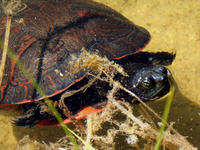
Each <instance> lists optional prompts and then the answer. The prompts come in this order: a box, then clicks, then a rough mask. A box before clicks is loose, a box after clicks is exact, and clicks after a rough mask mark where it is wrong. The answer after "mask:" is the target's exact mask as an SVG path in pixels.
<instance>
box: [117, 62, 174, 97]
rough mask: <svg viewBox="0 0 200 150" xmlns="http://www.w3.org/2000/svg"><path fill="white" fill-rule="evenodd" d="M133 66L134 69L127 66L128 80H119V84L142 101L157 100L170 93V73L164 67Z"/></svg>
mask: <svg viewBox="0 0 200 150" xmlns="http://www.w3.org/2000/svg"><path fill="white" fill-rule="evenodd" d="M133 66H136V67H130V65H129V67H130V68H129V78H128V79H127V80H126V79H123V81H122V80H121V81H122V82H121V83H122V85H123V86H125V87H126V88H128V89H129V90H130V91H132V92H133V93H134V94H136V95H137V96H138V97H140V98H141V99H142V100H143V101H149V100H155V99H159V98H161V97H163V96H164V95H166V94H167V93H168V92H169V91H170V82H171V73H170V72H169V70H168V69H167V68H166V67H164V66H161V65H143V64H141V65H139V64H134V65H133ZM133 68H134V69H133ZM132 69H133V70H132ZM120 97H121V96H120ZM128 99H129V98H128Z"/></svg>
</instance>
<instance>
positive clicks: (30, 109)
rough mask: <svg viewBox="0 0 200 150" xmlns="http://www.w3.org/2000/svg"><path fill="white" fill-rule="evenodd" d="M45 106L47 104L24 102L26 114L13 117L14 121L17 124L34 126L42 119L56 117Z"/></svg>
mask: <svg viewBox="0 0 200 150" xmlns="http://www.w3.org/2000/svg"><path fill="white" fill-rule="evenodd" d="M45 106H46V105H45V104H38V103H37V104H36V103H30V104H24V108H23V109H24V111H25V114H24V115H21V116H18V117H16V118H15V119H13V120H12V123H13V124H15V125H17V126H24V127H32V126H34V125H36V124H38V123H39V122H41V121H42V120H46V119H50V118H52V119H54V117H53V116H52V115H51V114H50V113H49V112H48V111H45V108H47V106H46V107H45Z"/></svg>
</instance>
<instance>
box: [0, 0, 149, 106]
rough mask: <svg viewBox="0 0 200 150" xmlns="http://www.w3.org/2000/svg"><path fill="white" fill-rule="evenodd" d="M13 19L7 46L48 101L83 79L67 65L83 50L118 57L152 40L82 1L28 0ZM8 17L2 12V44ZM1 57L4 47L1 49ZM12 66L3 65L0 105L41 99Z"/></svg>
mask: <svg viewBox="0 0 200 150" xmlns="http://www.w3.org/2000/svg"><path fill="white" fill-rule="evenodd" d="M25 3H26V5H27V7H26V9H24V10H23V11H21V12H19V13H18V14H17V15H16V16H14V17H13V18H12V25H11V33H10V39H9V48H10V49H11V50H12V51H13V52H14V53H15V54H16V56H17V58H18V59H19V60H20V61H21V62H22V63H23V65H24V66H25V67H26V69H27V70H28V71H29V73H30V74H31V75H32V76H33V77H34V79H35V80H36V81H37V82H38V84H39V85H40V87H41V88H42V89H43V91H44V92H45V94H46V95H47V97H51V96H54V95H56V94H59V93H61V92H63V91H65V90H66V89H68V88H69V87H70V86H72V85H73V84H74V83H76V82H79V81H80V80H81V79H83V78H84V77H85V76H86V74H87V72H88V70H85V69H82V68H80V70H78V71H76V73H70V74H69V75H65V74H66V72H68V71H70V70H69V69H68V68H71V67H73V66H72V63H69V62H71V61H73V62H76V60H77V59H78V58H79V57H80V55H81V52H82V51H81V49H82V48H83V47H85V48H86V50H87V51H88V52H91V53H92V52H96V51H98V55H100V56H105V57H107V58H108V59H110V60H112V59H121V58H123V57H125V56H127V55H133V54H135V53H137V52H138V51H140V50H141V49H142V48H144V47H145V45H146V44H147V43H148V42H149V40H150V34H149V33H148V31H146V30H145V29H144V28H142V27H139V26H137V25H134V24H133V23H132V22H130V21H129V20H128V19H126V18H125V17H123V16H122V15H120V14H119V13H117V12H116V11H114V10H112V9H111V8H109V7H106V6H104V5H102V4H99V3H96V2H92V1H86V0H60V1H57V0H49V1H46V0H32V1H25ZM5 23H6V16H5V15H4V14H3V13H2V12H1V13H0V40H3V39H4V34H5ZM0 55H2V49H1V50H0ZM43 98H44V97H42V96H41V95H40V94H39V93H38V92H37V91H36V90H35V88H34V87H33V85H32V84H31V82H30V81H29V80H28V79H27V78H26V77H25V75H24V73H23V72H22V71H21V70H20V69H19V68H18V67H17V65H16V62H15V61H14V60H11V59H10V58H9V57H8V58H7V61H6V66H5V71H4V76H3V81H2V86H1V90H0V105H4V104H22V103H28V102H32V101H37V100H41V99H43Z"/></svg>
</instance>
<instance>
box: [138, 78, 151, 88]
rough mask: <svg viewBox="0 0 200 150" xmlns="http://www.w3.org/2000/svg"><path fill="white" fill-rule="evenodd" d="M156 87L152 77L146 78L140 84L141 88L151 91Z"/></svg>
mask: <svg viewBox="0 0 200 150" xmlns="http://www.w3.org/2000/svg"><path fill="white" fill-rule="evenodd" d="M154 86H155V80H154V79H153V78H152V77H145V78H144V79H143V80H142V82H141V84H140V87H141V88H142V89H144V90H149V89H151V88H153V87H154Z"/></svg>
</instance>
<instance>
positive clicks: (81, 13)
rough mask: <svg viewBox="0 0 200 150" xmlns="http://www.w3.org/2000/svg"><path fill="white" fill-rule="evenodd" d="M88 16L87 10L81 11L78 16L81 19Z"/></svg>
mask: <svg viewBox="0 0 200 150" xmlns="http://www.w3.org/2000/svg"><path fill="white" fill-rule="evenodd" d="M86 14H87V11H86V10H81V11H79V12H78V16H80V17H84V16H86Z"/></svg>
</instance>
